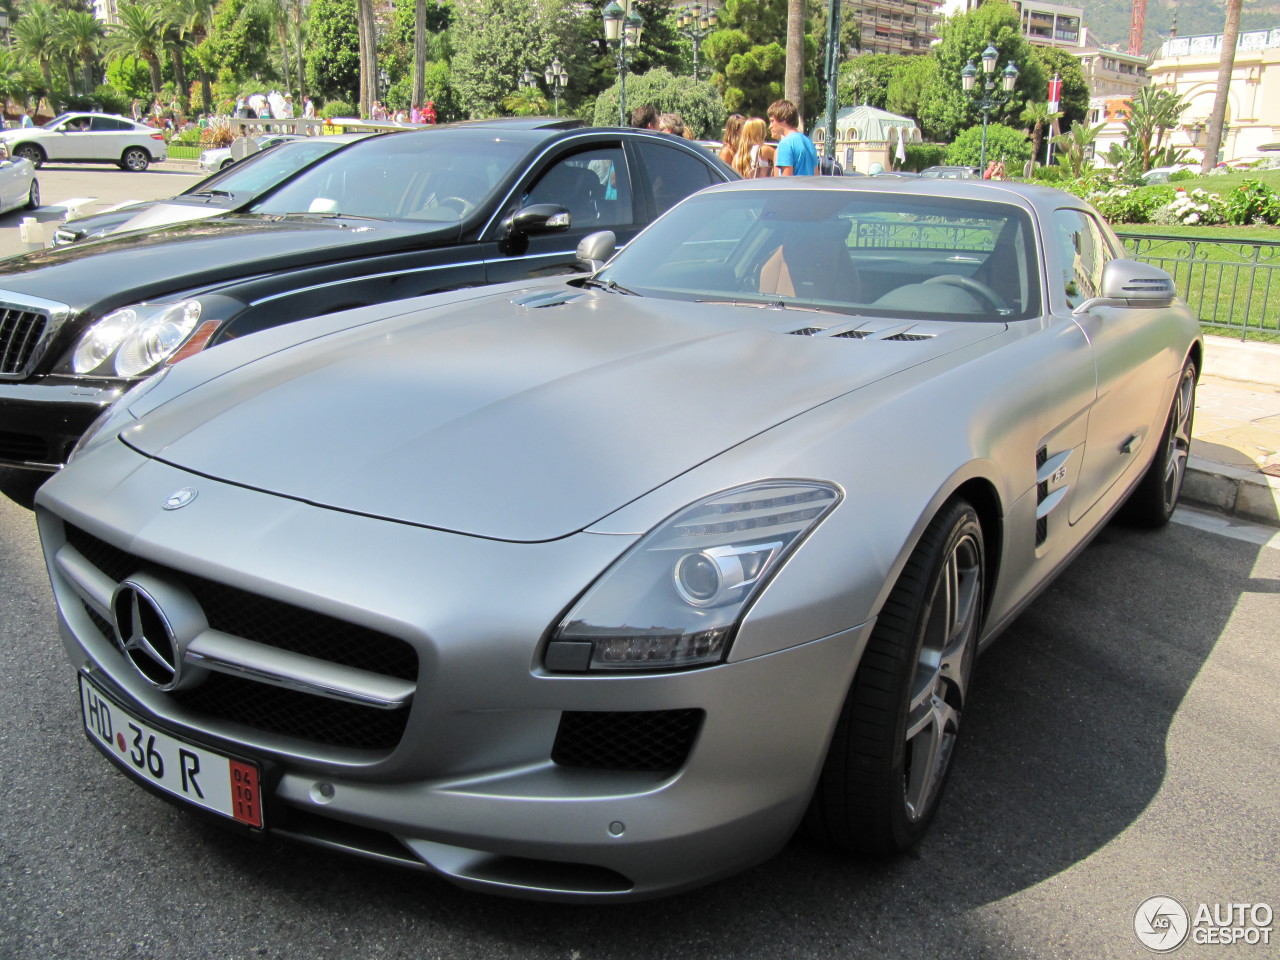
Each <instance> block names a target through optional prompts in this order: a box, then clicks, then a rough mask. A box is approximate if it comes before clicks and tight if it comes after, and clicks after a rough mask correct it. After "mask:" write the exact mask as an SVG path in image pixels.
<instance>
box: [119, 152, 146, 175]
mask: <svg viewBox="0 0 1280 960" xmlns="http://www.w3.org/2000/svg"><path fill="white" fill-rule="evenodd" d="M150 163H151V157H150V155H149V154H148V153H147V151H145V150H143V149H142V148H141V147H130V148H129V149H128V150H126V151H125V152H124V156H122V157H121V158H120V166H121V167H122V168H123V169H125V170H131V171H133V172H134V173H143V172H145V171H146V169H147V166H148V165H149V164H150Z"/></svg>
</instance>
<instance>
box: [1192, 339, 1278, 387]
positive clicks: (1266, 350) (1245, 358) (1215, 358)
mask: <svg viewBox="0 0 1280 960" xmlns="http://www.w3.org/2000/svg"><path fill="white" fill-rule="evenodd" d="M1204 348H1205V364H1204V372H1205V373H1206V374H1208V375H1210V376H1214V377H1223V378H1225V379H1227V380H1244V381H1246V382H1248V383H1263V384H1267V385H1268V386H1273V387H1275V386H1280V343H1258V342H1257V341H1253V340H1248V341H1241V340H1232V339H1231V338H1230V337H1210V336H1207V337H1205V338H1204Z"/></svg>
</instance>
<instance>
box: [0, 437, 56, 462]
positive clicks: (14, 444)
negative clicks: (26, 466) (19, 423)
mask: <svg viewBox="0 0 1280 960" xmlns="http://www.w3.org/2000/svg"><path fill="white" fill-rule="evenodd" d="M0 459H3V460H18V461H23V462H27V463H49V462H50V460H51V458H50V456H49V443H48V441H46V440H45V438H44V437H38V436H34V435H32V434H30V433H15V432H14V431H12V430H0Z"/></svg>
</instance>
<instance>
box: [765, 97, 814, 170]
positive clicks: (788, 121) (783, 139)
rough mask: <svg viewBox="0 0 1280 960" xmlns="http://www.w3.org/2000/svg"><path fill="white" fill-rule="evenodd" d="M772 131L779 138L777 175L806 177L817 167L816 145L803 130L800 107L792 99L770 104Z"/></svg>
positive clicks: (776, 162) (775, 164)
mask: <svg viewBox="0 0 1280 960" xmlns="http://www.w3.org/2000/svg"><path fill="white" fill-rule="evenodd" d="M769 132H770V134H772V135H773V137H774V139H776V140H777V141H778V158H777V159H776V160H775V161H774V170H773V175H774V176H775V177H807V176H810V175H811V174H813V173H815V172H816V171H817V169H818V151H817V148H815V147H814V145H813V141H812V140H810V139H809V138H808V137H807V136H805V134H803V133H801V132H800V111H799V110H797V109H796V105H795V104H794V103H792V102H791V101H790V100H775V101H774V102H773V103H771V104H770V105H769Z"/></svg>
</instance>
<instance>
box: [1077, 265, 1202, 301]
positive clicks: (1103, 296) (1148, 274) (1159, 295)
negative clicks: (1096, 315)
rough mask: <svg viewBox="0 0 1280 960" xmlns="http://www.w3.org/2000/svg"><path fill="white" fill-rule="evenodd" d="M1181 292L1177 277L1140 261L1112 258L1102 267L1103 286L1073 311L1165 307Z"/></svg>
mask: <svg viewBox="0 0 1280 960" xmlns="http://www.w3.org/2000/svg"><path fill="white" fill-rule="evenodd" d="M1177 295H1178V293H1177V290H1176V288H1175V287H1174V284H1173V277H1171V276H1169V274H1168V273H1166V272H1165V271H1164V270H1161V269H1160V268H1159V267H1153V266H1152V265H1151V264H1149V263H1142V262H1141V261H1139V260H1112V261H1111V262H1110V263H1108V264H1107V265H1106V266H1105V267H1103V268H1102V288H1101V289H1100V290H1099V291H1098V296H1096V297H1091V298H1090V299H1088V300H1086V301H1085V302H1084V303H1082V304H1080V306H1078V307H1076V308H1075V309H1074V310H1072V311H1071V312H1072V314H1081V313H1088V312H1089V311H1090V310H1092V309H1093V308H1094V307H1164V306H1168V305H1169V304H1170V303H1172V302H1173V299H1174V297H1176V296H1177Z"/></svg>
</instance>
